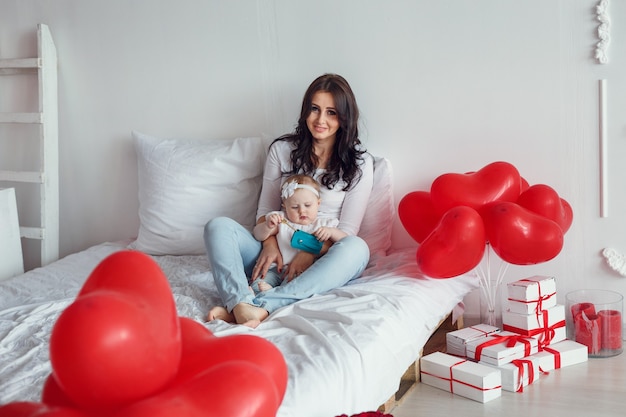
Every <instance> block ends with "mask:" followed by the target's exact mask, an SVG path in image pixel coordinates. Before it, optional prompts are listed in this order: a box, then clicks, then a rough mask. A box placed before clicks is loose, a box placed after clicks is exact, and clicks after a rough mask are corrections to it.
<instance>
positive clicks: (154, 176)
mask: <svg viewBox="0 0 626 417" xmlns="http://www.w3.org/2000/svg"><path fill="white" fill-rule="evenodd" d="M132 135H133V140H134V143H135V149H136V151H137V165H138V171H139V220H140V226H139V233H138V236H137V240H136V241H134V242H133V243H131V245H130V247H131V248H132V249H136V250H140V251H143V252H145V253H148V254H151V255H201V254H205V253H206V250H205V247H204V242H203V237H202V235H203V229H204V225H205V224H206V222H207V221H209V220H210V219H212V218H214V217H217V216H228V217H231V218H233V219H235V220H237V221H238V222H239V223H240V224H242V225H243V226H245V227H247V228H248V229H250V230H252V227H253V226H254V223H255V216H256V209H257V204H258V198H259V194H260V191H261V183H262V174H263V167H264V164H265V159H266V155H267V147H268V145H269V142H268V140H265V139H261V138H238V139H234V140H184V139H183V140H181V139H167V140H162V139H158V138H154V137H151V136H148V135H145V134H142V133H138V132H133V133H132Z"/></svg>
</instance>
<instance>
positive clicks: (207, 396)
mask: <svg viewBox="0 0 626 417" xmlns="http://www.w3.org/2000/svg"><path fill="white" fill-rule="evenodd" d="M249 354H250V355H252V354H254V352H253V351H250V352H249ZM207 355H210V353H209V352H207ZM277 398H278V393H277V392H276V389H275V386H274V383H273V381H271V379H270V376H268V374H267V373H266V372H265V371H263V370H262V369H261V368H259V367H258V366H256V365H254V364H253V363H251V362H249V361H230V362H225V363H222V364H219V365H216V366H214V367H211V368H209V369H207V370H205V371H204V372H201V373H199V374H198V375H196V376H195V377H194V378H192V379H190V380H188V381H187V382H184V383H181V384H179V385H174V386H172V387H171V388H169V389H167V390H165V391H163V392H161V393H159V394H157V395H155V396H153V397H150V398H147V399H144V400H141V401H138V402H136V403H134V404H131V405H129V406H128V407H125V408H124V409H122V410H120V411H119V412H117V413H115V414H114V415H113V417H147V416H150V417H172V416H176V417H198V416H224V417H226V416H228V417H251V416H254V417H275V416H276V412H277V410H278V407H279V406H280V402H279V401H278V400H277Z"/></svg>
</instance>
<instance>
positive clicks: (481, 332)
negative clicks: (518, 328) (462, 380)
mask: <svg viewBox="0 0 626 417" xmlns="http://www.w3.org/2000/svg"><path fill="white" fill-rule="evenodd" d="M499 332H500V329H499V328H497V327H494V326H490V325H488V324H477V325H474V326H470V327H464V328H462V329H459V330H455V331H453V332H448V333H447V334H446V351H447V353H449V354H450V355H457V356H462V357H466V356H467V353H466V349H465V344H466V343H467V342H468V341H470V340H476V339H482V338H485V337H487V336H489V335H492V334H495V333H499Z"/></svg>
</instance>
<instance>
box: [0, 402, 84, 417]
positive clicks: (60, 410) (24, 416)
mask: <svg viewBox="0 0 626 417" xmlns="http://www.w3.org/2000/svg"><path fill="white" fill-rule="evenodd" d="M0 416H2V417H88V416H87V414H84V413H83V412H81V411H79V410H75V409H72V408H66V407H55V406H48V405H46V404H42V403H36V402H29V401H16V402H12V403H9V404H5V405H3V406H0Z"/></svg>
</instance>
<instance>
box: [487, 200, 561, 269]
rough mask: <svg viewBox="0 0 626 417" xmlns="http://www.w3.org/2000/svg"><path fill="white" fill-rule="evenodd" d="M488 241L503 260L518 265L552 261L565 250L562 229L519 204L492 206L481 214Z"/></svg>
mask: <svg viewBox="0 0 626 417" xmlns="http://www.w3.org/2000/svg"><path fill="white" fill-rule="evenodd" d="M481 215H482V216H483V219H484V221H485V231H486V233H487V240H488V241H489V243H490V244H491V246H492V247H493V250H494V252H495V253H496V254H497V255H498V256H499V257H500V258H502V260H504V261H506V262H509V263H512V264H515V265H532V264H538V263H541V262H546V261H549V260H550V259H552V258H554V257H555V256H556V255H558V254H559V252H560V251H561V249H562V248H563V231H562V230H561V227H560V226H559V225H558V224H557V223H556V222H554V221H552V220H550V219H548V218H547V217H544V216H541V215H539V214H536V213H534V212H532V211H530V210H527V209H525V208H524V207H522V206H520V205H519V204H516V203H511V202H504V203H492V204H489V205H487V206H485V207H484V208H483V209H482V210H481Z"/></svg>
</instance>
